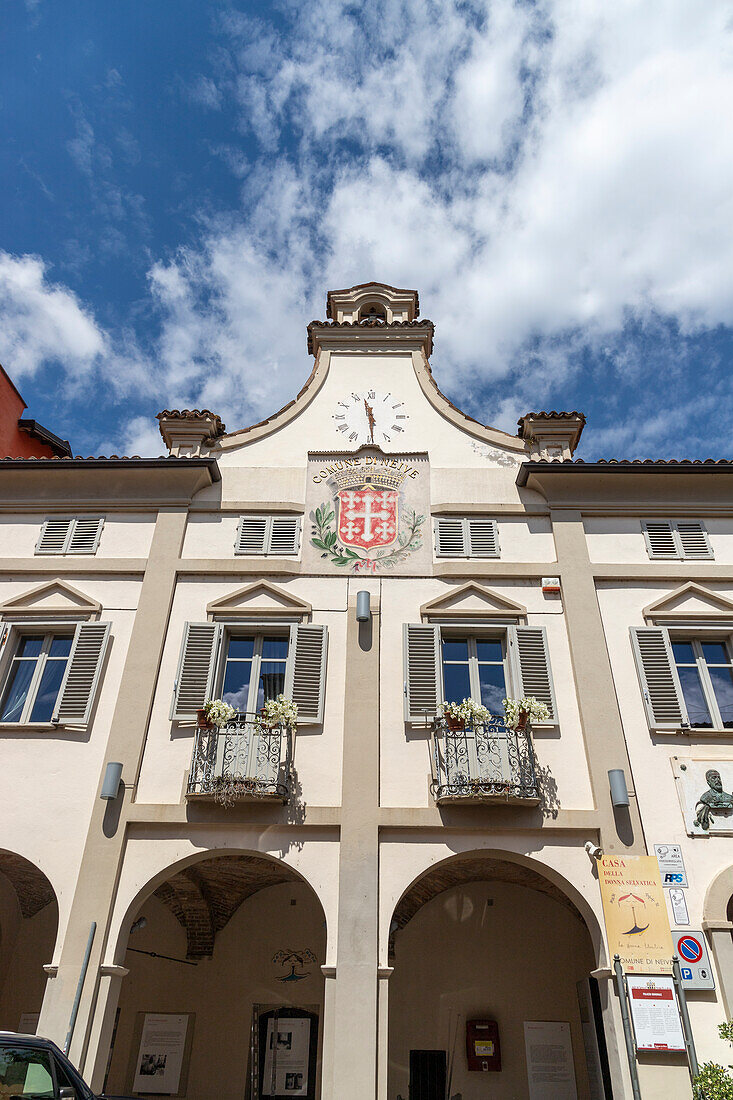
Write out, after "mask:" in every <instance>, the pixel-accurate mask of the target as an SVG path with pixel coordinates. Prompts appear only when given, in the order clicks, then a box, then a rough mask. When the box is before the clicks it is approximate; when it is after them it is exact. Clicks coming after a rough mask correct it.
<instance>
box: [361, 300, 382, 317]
mask: <svg viewBox="0 0 733 1100" xmlns="http://www.w3.org/2000/svg"><path fill="white" fill-rule="evenodd" d="M359 320H360V321H386V320H387V311H386V309H385V308H384V306H382V305H379V303H378V302H370V303H369V305H366V306H362V307H361V309H360V310H359Z"/></svg>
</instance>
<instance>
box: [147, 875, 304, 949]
mask: <svg viewBox="0 0 733 1100" xmlns="http://www.w3.org/2000/svg"><path fill="white" fill-rule="evenodd" d="M301 881H302V879H301V878H300V876H299V875H297V874H296V873H295V872H294V871H293V870H291V868H290V867H288V865H287V864H285V863H276V862H275V861H273V860H266V859H262V858H260V857H258V856H251V855H224V856H216V857H213V858H211V859H205V860H202V861H200V862H198V863H194V864H192V865H190V866H188V867H184V868H182V869H181V870H180V871H177V872H175V873H174V874H173V875H171V877H170V878H169V879H166V881H165V882H163V883H161V884H160V886H158V888H157V890H155V891H154V895H153V896H154V897H156V898H158V900H159V901H162V902H163V904H164V905H166V906H167V907H168V909H170V911H171V912H172V913H173V915H174V916H175V918H176V920H177V921H178V922H179V924H180V925H181V926H182V927H183V928H184V930H185V932H186V942H187V957H188V958H189V959H203V958H210V957H211V956H212V955H213V953H214V943H215V940H216V936H217V933H219V932H220V931H221V930H222V929H223V928H225V927H226V925H227V924H228V923H229V921H230V920H231V918H232V917H233V915H234V914H235V913H236V911H237V909H238V908H239V907H240V905H241V904H242V902H244V901H246V899H247V898H249V897H252V895H253V894H256V893H257V892H258V891H259V890H264V889H266V888H267V887H269V886H278V885H280V884H281V883H286V882H301Z"/></svg>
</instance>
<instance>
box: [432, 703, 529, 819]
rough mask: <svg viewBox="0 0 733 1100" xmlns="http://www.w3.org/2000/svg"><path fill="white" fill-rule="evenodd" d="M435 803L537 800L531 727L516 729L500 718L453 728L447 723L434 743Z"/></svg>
mask: <svg viewBox="0 0 733 1100" xmlns="http://www.w3.org/2000/svg"><path fill="white" fill-rule="evenodd" d="M431 748H432V761H431V763H432V770H433V782H432V784H431V790H432V792H433V795H434V797H435V800H436V802H450V801H466V800H477V801H496V800H501V801H508V802H526V801H528V800H531V801H533V802H536V801H537V800H538V799H539V789H538V786H537V772H536V766H535V756H534V746H533V744H532V734H531V731H530V729H529V726H527V727H525V729H524V730H512V729H509V728H508V727H507V726H505V725H504V722H503V721H502V720H501V718H498V717H492V719H491V721H490V722H482V723H476V724H475V725H466V727H465V728H464V729H451V728H450V726H449V725H448V723H447V722H446V720H445V719H444V718H437V719H436V720H435V722H434V724H433V733H432V738H431Z"/></svg>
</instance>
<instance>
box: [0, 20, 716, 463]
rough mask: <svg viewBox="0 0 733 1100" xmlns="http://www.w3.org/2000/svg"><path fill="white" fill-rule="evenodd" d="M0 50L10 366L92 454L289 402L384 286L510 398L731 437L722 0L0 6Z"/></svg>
mask: <svg viewBox="0 0 733 1100" xmlns="http://www.w3.org/2000/svg"><path fill="white" fill-rule="evenodd" d="M0 50H1V51H2V53H1V56H0V61H1V62H2V63H1V64H0V127H1V128H2V132H1V134H0V140H1V142H2V149H3V157H2V161H1V162H0V163H1V164H2V194H3V204H2V210H1V212H0V227H1V230H2V232H1V233H0V362H2V363H3V365H4V366H5V367H6V369H7V370H8V372H9V373H10V375H11V376H12V377H13V378H14V379H15V381H16V382H17V384H18V386H19V388H20V390H21V392H22V393H23V395H24V397H25V399H26V401H27V402H28V405H29V412H30V415H32V416H35V417H36V418H37V419H39V420H40V421H41V422H42V423H44V424H45V425H47V426H48V427H49V428H50V429H51V430H53V431H56V432H57V433H58V434H60V435H62V436H65V437H68V438H69V439H70V440H71V442H72V445H73V446H74V449H75V451H76V452H77V453H81V454H98V453H111V452H116V453H128V454H129V453H142V454H155V453H160V450H161V442H160V440H159V438H158V437H157V426H156V424H155V421H154V419H153V418H154V415H155V413H156V412H158V411H159V410H160V409H162V408H164V407H186V406H187V407H192V406H202V405H203V406H206V407H209V408H212V409H214V410H215V411H217V412H219V413H220V415H221V416H222V418H223V419H224V420H225V422H226V423H227V425H228V427H229V428H230V429H233V428H236V427H240V426H243V425H245V424H247V423H251V422H253V421H256V420H259V419H260V418H262V417H263V416H266V415H268V414H269V413H271V412H272V411H273V410H275V409H276V408H278V407H279V406H280V405H282V404H284V403H285V402H286V401H288V400H289V399H290V398H291V397H292V396H293V395H294V394H295V392H296V391H297V390H298V389H299V388H300V386H301V384H302V382H303V380H304V379H305V377H306V376H307V375H308V373H309V371H310V366H311V363H310V360H309V358H308V356H307V353H306V348H305V326H306V324H307V323H308V321H309V320H311V319H312V318H313V317H322V316H323V315H324V298H325V292H326V290H327V289H328V288H329V287H342V286H348V285H351V284H353V283H358V282H364V281H366V280H367V279H371V278H376V279H379V280H382V281H385V282H388V283H392V284H395V285H398V286H410V287H415V288H417V289H418V290H419V292H420V300H421V306H422V312H423V315H424V316H429V317H430V318H431V319H432V320H433V321H435V323H436V347H435V354H434V358H433V368H434V371H435V374H436V378H437V380H438V382H439V384H440V385H441V387H442V388H443V389H444V390H445V391H446V392H447V393H448V394H449V396H450V397H451V398H452V399H453V400H454V401H455V402H456V403H457V404H459V405H460V406H461V407H463V408H464V409H465V410H466V411H467V412H470V413H471V414H472V415H474V416H476V417H478V418H479V419H481V420H483V421H484V422H486V423H489V424H492V425H494V426H497V427H502V428H504V429H506V430H509V431H514V430H515V423H516V418H517V416H518V415H519V414H521V413H523V412H526V411H529V410H536V409H551V408H556V409H560V408H564V409H572V408H577V409H580V410H582V411H584V412H585V413H586V414H587V416H588V420H589V426H588V429H587V430H586V435H585V438H584V442H583V444H582V445H581V450H580V451H579V454H580V455H582V456H583V457H585V458H587V459H588V458H594V457H599V456H605V457H614V456H617V457H691V458H696V457H713V458H717V457H729V456H730V454H731V444H730V433H729V431H728V430H727V425H728V422H729V420H730V418H731V414H733V378H732V377H731V371H730V366H729V365H730V362H731V355H732V354H733V190H732V184H731V181H732V180H733V128H732V127H731V124H730V109H731V103H733V16H732V14H731V9H730V5H729V3H727V0H705V3H704V4H702V5H701V4H699V3H698V2H697V0H690V2H688V0H684V2H683V0H666V2H665V4H663V5H655V4H649V3H648V0H617V2H616V3H614V4H612V5H609V4H602V3H600V2H598V3H596V2H590V0H536V2H533V0H516V2H512V0H443V2H440V3H435V2H432V0H370V2H369V3H368V4H367V3H362V4H360V3H358V2H354V0H352V2H346V0H310V2H309V3H308V4H307V5H304V4H302V3H291V2H287V0H285V2H283V3H277V4H275V3H264V2H263V3H246V4H245V3H241V2H240V3H223V2H222V3H217V2H215V0H207V2H204V0H157V2H155V3H150V2H149V0H144V2H143V0H125V3H122V4H109V3H101V2H100V0H93V2H91V0H63V2H62V0H3V6H2V27H1V29H0Z"/></svg>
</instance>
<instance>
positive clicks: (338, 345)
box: [0, 284, 733, 1100]
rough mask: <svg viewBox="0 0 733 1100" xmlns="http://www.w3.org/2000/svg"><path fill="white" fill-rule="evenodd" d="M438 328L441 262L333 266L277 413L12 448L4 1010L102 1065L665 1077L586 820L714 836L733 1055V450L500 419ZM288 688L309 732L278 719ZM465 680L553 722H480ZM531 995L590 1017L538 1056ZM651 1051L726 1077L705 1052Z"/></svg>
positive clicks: (715, 958)
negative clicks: (677, 459)
mask: <svg viewBox="0 0 733 1100" xmlns="http://www.w3.org/2000/svg"><path fill="white" fill-rule="evenodd" d="M432 341H433V325H432V324H431V322H429V321H426V320H421V319H419V304H418V298H417V294H416V293H414V292H412V291H405V290H397V289H395V288H392V287H388V286H385V285H381V284H366V285H363V286H357V287H353V288H350V289H348V290H344V291H334V292H331V293H329V295H328V299H327V320H325V321H318V322H313V323H312V324H311V325H310V326H309V327H308V349H309V352H310V353H311V355H312V356H313V357H314V364H313V369H312V372H311V373H310V377H309V378H308V379H307V381H306V382H305V384H304V386H303V389H302V390H301V391H300V393H299V394H298V396H297V398H295V400H294V401H292V402H290V404H288V405H286V406H285V408H283V409H281V410H280V411H279V412H278V413H276V414H274V415H273V416H272V417H270V418H269V419H268V420H266V421H263V422H262V423H260V424H257V425H254V426H252V427H250V428H246V429H243V430H237V431H230V432H227V431H226V429H225V426H224V424H223V423H222V421H221V419H220V418H219V416H218V415H216V414H214V413H210V412H208V411H206V410H204V411H199V410H194V411H191V410H183V411H176V410H173V411H171V410H167V411H166V412H164V413H161V414H160V417H159V420H160V426H161V432H162V436H163V439H164V441H165V444H166V447H167V449H168V451H169V455H168V457H164V458H160V459H139V458H128V459H101V458H100V459H72V458H61V457H57V458H48V459H44V458H38V459H26V458H18V459H13V460H6V461H2V462H0V503H1V504H2V520H1V522H0V540H1V541H2V550H0V557H1V558H2V566H1V568H0V615H1V616H2V624H3V641H4V644H3V651H2V653H3V656H2V664H0V677H1V678H2V680H1V682H2V694H1V695H0V752H1V753H2V758H3V765H4V769H3V770H4V775H5V777H6V778H5V784H4V798H3V815H2V835H0V930H1V938H0V1027H3V1028H7V1029H11V1030H18V1029H19V1028H20V1029H23V1030H26V1029H33V1028H35V1026H37V1028H38V1031H39V1033H41V1034H45V1035H48V1036H50V1037H51V1038H53V1039H55V1040H56V1041H57V1042H59V1043H61V1044H62V1045H63V1044H64V1043H65V1042H67V1040H68V1045H69V1049H70V1054H71V1057H72V1060H74V1061H75V1062H76V1063H77V1064H78V1065H79V1066H80V1068H82V1070H83V1072H84V1074H85V1076H86V1077H87V1079H88V1080H89V1081H90V1082H91V1083H92V1087H93V1088H95V1089H97V1090H101V1089H102V1087H103V1086H104V1087H105V1088H106V1089H107V1091H109V1092H110V1093H122V1092H126V1093H131V1092H135V1093H136V1094H138V1093H139V1094H140V1095H151V1096H152V1095H160V1094H161V1093H166V1094H167V1095H175V1096H181V1097H184V1096H185V1097H187V1098H189V1100H206V1098H208V1097H217V1098H219V1097H220V1098H222V1100H235V1098H240V1097H250V1098H252V1100H255V1098H256V1097H259V1096H261V1097H273V1096H286V1097H287V1096H307V1097H311V1098H315V1097H319V1098H322V1100H336V1098H338V1100H343V1098H345V1097H349V1098H353V1100H374V1098H378V1100H398V1098H402V1100H407V1098H408V1097H412V1098H413V1100H419V1098H421V1097H427V1096H441V1097H442V1096H448V1097H451V1098H460V1100H475V1098H478V1097H483V1096H486V1095H491V1096H495V1097H501V1098H504V1100H517V1098H523V1097H530V1096H531V1097H532V1098H533V1100H534V1098H535V1097H542V1096H545V1095H547V1096H553V1097H554V1096H556V1095H563V1096H565V1095H568V1096H571V1095H577V1096H578V1097H583V1098H594V1097H603V1096H611V1095H613V1096H614V1097H626V1096H631V1095H632V1086H631V1079H630V1076H629V1070H628V1065H627V1062H626V1055H625V1049H624V1037H623V1029H622V1023H621V1016H620V1007H619V1002H618V998H617V996H616V993H615V990H614V986H613V984H612V982H611V980H610V977H611V969H610V960H609V958H608V955H607V947H606V943H605V938H604V933H603V918H602V910H601V900H600V893H599V887H598V881H597V868H596V863H595V860H594V858H593V856H592V854H589V852H588V851H587V850H586V845H591V846H594V847H600V848H602V849H603V851H604V852H605V853H606V854H610V855H614V854H617V855H624V854H632V855H643V854H647V853H652V854H653V853H654V847H653V846H654V845H655V844H664V845H667V846H676V848H677V849H679V852H680V854H681V856H682V858H683V861H684V866H685V869H686V875H687V883H688V884H687V885H686V886H680V887H679V889H678V890H677V891H676V893H677V895H681V898H682V901H680V899H679V897H676V899H675V901H676V904H677V905H681V904H682V903H684V904H685V905H686V907H687V911H688V919H689V925H681V924H680V925H675V924H674V917H675V914H677V915H679V912H680V910H679V909H675V910H674V911H673V909H672V908H671V899H670V901H669V904H670V910H669V912H670V919H671V920H673V926H674V927H678V928H679V929H682V928H685V927H689V928H690V929H692V930H696V929H699V930H704V933H705V936H706V939H707V945H708V947H709V948H710V954H711V957H712V966H711V969H712V973H713V976H714V980H715V989H714V990H712V991H709V992H700V993H694V992H692V993H690V994H689V999H688V1003H689V1011H690V1017H691V1022H692V1028H693V1033H694V1037H695V1041H696V1045H697V1051H698V1057H699V1058H700V1060H703V1059H706V1058H713V1059H715V1060H717V1061H721V1062H726V1061H727V1057H728V1054H727V1051H726V1050H725V1048H724V1047H723V1045H722V1044H721V1043H720V1041H719V1040H718V1039H717V1029H716V1025H717V1023H718V1022H720V1021H722V1020H723V1019H724V1018H725V1017H726V1015H728V1014H729V1013H731V1012H733V940H732V938H731V931H732V930H733V923H731V915H732V914H731V901H730V899H731V896H732V895H733V873H732V871H731V867H732V865H733V847H732V846H731V841H730V839H729V837H730V835H733V825H731V824H730V823H729V813H730V810H731V809H733V796H731V794H730V792H731V790H732V789H733V744H732V736H733V734H732V731H733V672H732V669H733V656H732V651H731V635H732V634H733V503H732V499H733V498H732V497H731V493H730V484H731V471H733V465H727V464H726V463H713V464H708V463H684V462H683V463H665V462H650V463H636V462H633V463H624V462H601V463H583V462H581V461H578V460H575V459H574V458H573V452H574V450H575V448H576V446H577V443H578V440H579V438H580V434H581V431H582V430H583V426H584V418H583V417H582V415H580V414H578V413H535V414H529V415H527V416H526V417H524V418H522V420H521V421H520V423H519V426H518V427H519V430H518V433H517V435H514V436H513V435H508V434H506V433H504V432H501V431H498V430H495V429H492V428H490V427H485V426H484V425H482V424H480V423H478V422H476V421H475V420H472V419H471V418H470V417H468V416H466V415H465V414H463V413H462V412H460V411H459V410H458V409H456V408H455V407H454V406H453V405H452V404H451V403H450V402H449V401H448V400H447V398H446V397H445V396H444V395H443V394H442V393H441V391H440V390H439V389H438V387H437V385H436V382H435V380H434V379H433V375H432V373H431V369H430V354H431V351H432ZM304 374H305V371H304ZM364 594H367V595H364ZM279 695H284V696H285V697H286V698H287V699H290V700H293V701H295V702H296V703H297V705H298V718H297V728H296V729H295V730H293V729H291V728H290V727H289V726H288V725H287V724H280V723H277V722H275V723H274V724H267V723H265V722H263V721H262V720H258V718H257V715H258V713H259V712H260V711H261V708H262V707H263V705H264V703H265V702H266V701H267V700H268V699H273V698H275V697H277V696H279ZM469 696H470V697H472V698H473V699H475V700H476V701H477V702H482V703H483V704H485V705H486V706H487V707H488V708H489V709H490V710H491V711H492V712H493V713H496V712H497V711H498V712H499V713H501V703H502V700H503V698H504V697H505V696H507V697H509V698H521V697H523V696H534V697H536V698H538V699H540V700H541V701H543V702H544V703H545V704H546V706H547V708H548V712H549V718H548V719H547V720H544V721H540V722H535V723H534V724H533V726H532V727H531V729H530V728H528V727H525V728H524V729H518V730H508V729H506V728H505V727H504V726H503V725H502V724H501V723H499V722H488V723H486V722H483V723H477V724H471V723H469V725H468V728H465V729H463V730H461V729H458V730H453V729H450V728H448V726H447V724H446V722H445V721H444V720H441V719H440V718H439V712H440V704H441V702H442V701H443V700H444V699H448V700H460V699H463V698H464V697H469ZM211 698H214V699H223V700H224V701H226V702H228V703H229V704H230V705H231V706H232V707H233V708H234V710H235V711H236V712H237V718H236V719H235V720H233V721H232V722H231V723H230V724H229V725H228V726H226V727H224V728H221V729H220V728H219V727H216V726H215V727H213V728H207V722H206V719H205V717H204V716H202V715H201V714H200V713H199V711H200V710H201V708H202V707H203V705H204V703H205V701H206V700H207V699H211ZM611 770H621V771H622V772H623V775H624V778H625V781H626V784H627V787H628V789H629V791H630V798H629V800H628V801H629V805H628V807H620V808H619V807H614V806H613V805H612V801H611V797H610V794H609V777H608V773H609V771H611ZM716 776H717V778H716ZM703 796H704V797H703ZM731 821H733V818H731ZM670 892H671V891H667V893H670ZM38 1014H40V1019H39V1020H38V1022H37V1025H36V1017H37V1015H38ZM527 1024H530V1025H533V1024H543V1025H544V1024H552V1025H563V1026H562V1027H558V1028H556V1029H555V1030H554V1031H553V1030H552V1028H549V1029H547V1028H546V1029H545V1030H544V1031H543V1030H542V1029H541V1028H540V1030H539V1032H538V1033H539V1034H540V1036H541V1037H542V1041H541V1042H539V1041H538V1042H539V1045H538V1046H536V1047H535V1048H533V1049H534V1054H532V1053H530V1054H529V1057H528V1052H530V1048H531V1043H532V1040H531V1029H530V1030H528V1029H527V1026H526V1025H527ZM548 1036H550V1039H548V1038H547V1037H548ZM467 1041H468V1042H470V1043H473V1044H474V1045H473V1047H472V1048H471V1049H472V1050H473V1053H474V1055H475V1056H476V1058H477V1061H478V1064H474V1063H473V1062H472V1061H470V1060H469V1058H468V1053H467ZM476 1044H478V1045H476ZM543 1044H544V1048H545V1049H546V1048H547V1046H548V1044H550V1045H553V1044H554V1046H553V1049H554V1050H555V1055H553V1057H556V1058H557V1059H558V1060H559V1061H558V1065H559V1066H560V1068H559V1069H557V1073H558V1074H561V1075H564V1077H565V1078H567V1079H568V1081H570V1080H572V1081H574V1084H572V1083H567V1082H566V1084H565V1085H564V1086H563V1087H564V1088H565V1089H566V1091H564V1092H562V1093H560V1092H553V1091H548V1089H549V1085H547V1076H548V1074H549V1073H550V1071H549V1070H548V1068H547V1066H546V1065H545V1066H544V1067H543V1066H542V1065H539V1064H538V1063H537V1061H536V1058H537V1057H539V1055H538V1054H537V1051H538V1050H540V1048H541V1047H542V1045H543ZM533 1057H534V1058H535V1061H534V1062H533V1060H532V1059H533ZM563 1059H564V1060H563ZM499 1061H500V1068H499V1065H498V1063H499ZM543 1073H544V1074H545V1076H544V1077H543ZM638 1073H639V1079H640V1087H641V1094H642V1096H643V1097H645V1098H646V1097H661V1096H666V1097H669V1096H675V1097H677V1096H679V1097H683V1096H686V1095H690V1084H689V1073H688V1070H687V1063H686V1060H685V1059H684V1057H682V1056H680V1055H675V1054H658V1055H649V1056H644V1055H640V1056H639V1058H638ZM487 1074H488V1076H487ZM533 1075H534V1077H535V1080H534V1084H532V1083H531V1082H530V1078H531V1077H532V1076H533ZM543 1080H544V1081H545V1084H543V1083H542V1082H543ZM487 1082H488V1083H487ZM489 1086H490V1091H487V1090H488V1089H489ZM558 1087H559V1086H558ZM430 1090H433V1091H430ZM543 1090H544V1091H543ZM573 1090H574V1091H573Z"/></svg>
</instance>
